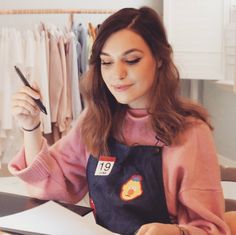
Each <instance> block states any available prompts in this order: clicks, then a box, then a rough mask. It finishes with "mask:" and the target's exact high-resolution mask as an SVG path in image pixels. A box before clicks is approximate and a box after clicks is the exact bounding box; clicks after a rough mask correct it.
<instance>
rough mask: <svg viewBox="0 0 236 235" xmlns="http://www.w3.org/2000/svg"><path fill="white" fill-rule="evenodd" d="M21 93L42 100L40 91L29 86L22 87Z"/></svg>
mask: <svg viewBox="0 0 236 235" xmlns="http://www.w3.org/2000/svg"><path fill="white" fill-rule="evenodd" d="M19 92H20V93H25V94H27V95H29V96H30V97H32V98H34V99H40V92H39V91H38V90H34V89H32V88H30V87H28V86H24V87H22V89H21V90H20V91H19Z"/></svg>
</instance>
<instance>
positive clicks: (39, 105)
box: [14, 66, 47, 114]
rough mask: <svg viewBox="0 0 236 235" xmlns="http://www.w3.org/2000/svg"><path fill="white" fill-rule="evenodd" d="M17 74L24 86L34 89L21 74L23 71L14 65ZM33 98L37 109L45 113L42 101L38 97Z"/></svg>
mask: <svg viewBox="0 0 236 235" xmlns="http://www.w3.org/2000/svg"><path fill="white" fill-rule="evenodd" d="M14 68H15V70H16V72H17V74H18V75H19V77H20V79H21V81H22V82H23V83H24V85H25V86H28V87H30V88H31V89H32V90H34V91H36V90H35V89H34V88H33V87H31V86H30V84H29V83H28V81H27V80H26V78H25V76H24V75H23V73H22V72H21V71H20V69H19V68H18V67H17V66H14ZM33 100H34V101H35V103H36V104H37V105H38V107H39V109H40V110H41V111H42V112H43V113H45V114H47V110H46V108H45V106H44V105H43V103H42V101H41V100H40V99H34V98H33Z"/></svg>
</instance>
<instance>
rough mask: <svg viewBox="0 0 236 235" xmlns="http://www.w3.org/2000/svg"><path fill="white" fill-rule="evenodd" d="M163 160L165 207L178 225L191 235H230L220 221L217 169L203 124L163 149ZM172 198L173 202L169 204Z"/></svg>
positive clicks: (213, 147)
mask: <svg viewBox="0 0 236 235" xmlns="http://www.w3.org/2000/svg"><path fill="white" fill-rule="evenodd" d="M165 157H167V158H169V159H168V160H167V161H166V164H165V165H166V166H165V165H164V168H165V169H166V170H167V172H164V174H165V176H166V179H165V184H166V187H167V190H166V191H167V194H169V195H167V204H168V203H169V205H168V206H169V209H170V210H172V212H174V213H173V214H175V216H176V218H177V222H178V224H179V225H181V226H183V227H186V228H187V229H188V230H189V232H190V234H191V235H207V234H211V235H223V234H224V235H226V234H227V235H230V232H229V228H228V227H227V225H226V223H225V222H224V220H223V217H224V198H223V193H222V188H221V183H220V170H219V165H218V161H217V155H216V150H215V146H214V142H213V138H212V134H211V131H210V129H209V128H208V127H207V125H206V124H204V123H199V122H196V123H194V124H193V126H192V127H190V128H189V129H188V130H186V131H185V133H184V134H183V135H182V136H181V137H180V138H179V141H178V143H176V144H175V146H173V147H170V148H169V149H167V151H166V156H165ZM169 161H171V162H169ZM173 169H175V170H173ZM174 195H176V197H177V201H176V202H175V203H172V202H170V200H172V199H173V198H174V197H175V196H174ZM168 199H169V200H168ZM168 201H169V202H168Z"/></svg>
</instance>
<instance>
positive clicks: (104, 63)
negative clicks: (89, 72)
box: [101, 60, 112, 66]
mask: <svg viewBox="0 0 236 235" xmlns="http://www.w3.org/2000/svg"><path fill="white" fill-rule="evenodd" d="M111 64H112V62H111V61H103V60H102V61H101V65H105V66H107V65H111Z"/></svg>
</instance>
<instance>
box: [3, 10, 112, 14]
mask: <svg viewBox="0 0 236 235" xmlns="http://www.w3.org/2000/svg"><path fill="white" fill-rule="evenodd" d="M114 12H115V10H111V9H6V10H0V15H13V14H16V15H18V14H112V13H114Z"/></svg>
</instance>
